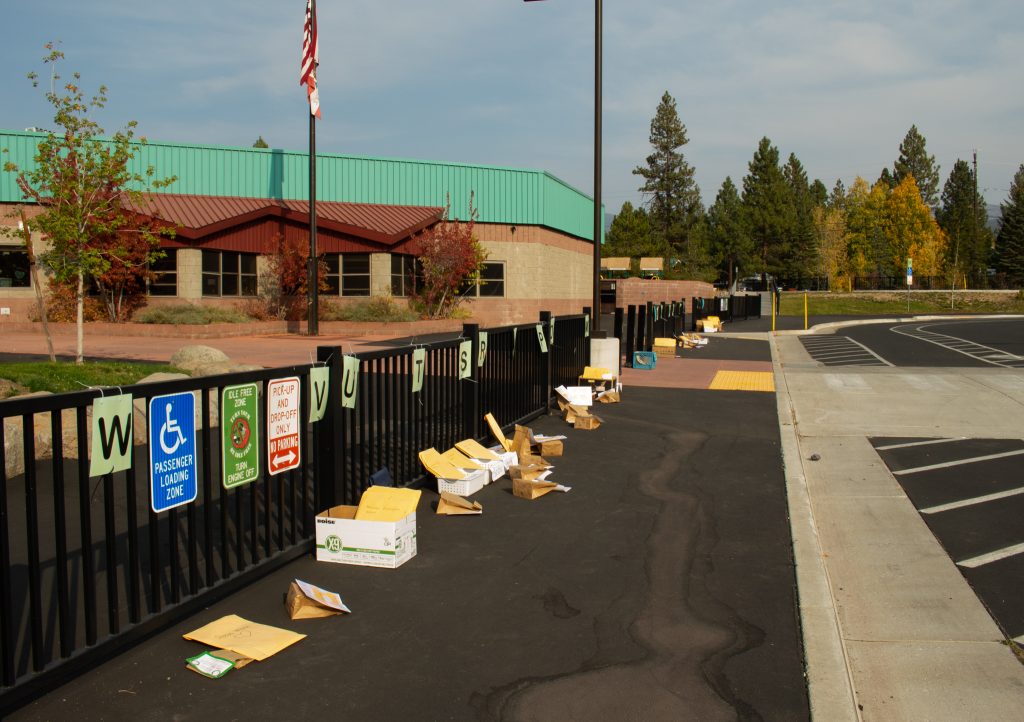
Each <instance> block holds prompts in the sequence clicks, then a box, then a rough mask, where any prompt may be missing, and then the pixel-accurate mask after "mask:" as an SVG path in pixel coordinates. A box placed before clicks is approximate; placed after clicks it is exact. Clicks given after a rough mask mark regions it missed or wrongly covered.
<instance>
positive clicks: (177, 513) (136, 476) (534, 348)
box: [0, 313, 590, 716]
mask: <svg viewBox="0 0 1024 722" xmlns="http://www.w3.org/2000/svg"><path fill="white" fill-rule="evenodd" d="M588 328H589V326H588V319H587V318H586V317H585V316H583V315H577V316H567V317H562V318H556V319H552V318H551V316H550V314H547V313H542V314H541V319H540V323H538V324H524V325H519V326H510V327H504V328H495V329H488V330H487V331H486V332H485V333H486V334H487V335H486V337H484V336H483V334H482V332H481V330H480V329H479V328H478V327H477V326H475V325H471V324H467V325H466V327H465V328H464V330H463V334H462V337H461V338H457V339H451V340H447V341H440V342H435V343H429V344H423V345H420V346H409V347H404V348H396V349H385V350H380V351H373V352H366V353H361V354H358V355H355V356H354V357H353V358H354V363H355V365H356V368H358V373H357V374H351V373H350V375H349V376H348V377H346V376H345V373H344V366H345V363H344V360H343V356H342V351H341V349H340V348H337V347H326V346H325V347H320V348H319V349H318V362H317V364H314V366H318V365H326V366H327V367H328V369H329V374H328V380H327V389H328V397H327V399H328V400H327V406H326V412H325V415H324V417H323V419H322V420H321V421H319V422H317V423H309V422H308V419H309V407H310V399H311V396H310V386H311V383H312V381H311V368H312V366H308V365H306V366H293V367H287V368H279V369H265V370H260V371H246V372H239V373H231V374H225V375H220V376H209V377H197V378H188V379H180V380H174V381H164V382H158V383H152V384H149V383H147V384H139V385H135V386H129V387H124V388H123V389H119V390H117V393H123V394H130V395H131V397H132V400H133V412H132V418H133V420H132V422H130V423H131V424H132V426H133V428H134V436H135V443H134V445H133V447H132V448H131V449H130V450H129V451H128V452H127V454H128V456H129V457H130V459H131V463H130V466H128V468H127V469H125V470H123V471H117V472H114V473H108V474H102V475H99V476H96V477H90V470H89V455H90V448H91V447H90V441H91V439H90V436H91V434H92V419H91V414H92V411H93V404H94V402H95V401H96V400H97V399H98V398H100V397H101V396H103V395H104V394H106V395H108V396H109V395H111V391H110V390H109V389H103V390H100V389H95V390H88V391H81V392H75V393H68V394H56V395H52V396H42V397H26V398H18V399H11V400H7V401H0V442H3V443H2V444H0V716H3V715H4V714H5V713H6V712H7V711H10V710H12V709H15V708H17V707H18V706H20V705H22V704H24V703H25V702H26V701H28V700H30V699H32V698H33V697H34V696H38V695H39V694H41V693H42V692H45V691H47V690H48V689H52V688H53V687H55V686H57V685H58V684H61V683H63V682H64V681H66V680H67V679H69V678H71V677H73V676H74V675H76V674H78V673H80V672H81V671H84V670H86V669H89V668H90V667H92V666H95V665H96V664H97V663H99V662H101V661H104V660H105V659H108V658H109V657H111V656H113V655H114V654H116V653H117V652H118V651H119V650H120V649H122V648H124V647H126V646H128V645H130V644H133V643H135V642H137V641H140V640H141V639H143V638H145V637H146V636H148V635H150V634H153V633H155V632H156V631H159V630H160V629H162V628H165V627H167V626H168V625H170V624H172V623H174V622H175V621H177V620H179V619H181V618H183V617H185V616H187V615H188V614H191V613H193V612H195V611H197V610H198V609H200V608H202V607H203V606H207V605H209V604H210V603H212V602H213V601H215V600H216V599H218V598H220V597H222V596H224V595H226V594H229V593H231V592H233V591H235V590H237V589H239V588H241V587H242V586H244V585H245V584H247V583H249V582H251V581H252V580H253V579H255V578H256V577H258V576H261V575H263V574H266V573H268V572H270V571H272V570H273V569H275V568H277V567H279V566H281V565H282V564H285V563H287V562H288V561H290V560H292V559H294V558H296V557H298V556H300V555H302V554H304V553H308V552H309V550H310V549H311V548H312V541H311V539H312V536H313V517H314V515H315V514H316V513H317V512H318V511H319V510H321V509H324V508H326V507H328V506H333V505H335V504H339V503H345V504H354V503H356V502H357V501H358V499H359V496H360V495H361V493H362V491H363V490H364V489H365V488H366V487H367V486H369V484H370V480H369V478H370V475H371V474H372V473H374V472H375V471H377V470H379V469H381V468H383V467H387V468H388V469H389V471H390V472H391V474H392V476H393V478H394V480H395V483H396V484H398V485H400V486H405V485H415V484H418V483H421V482H422V481H423V479H424V472H423V469H422V467H421V465H420V463H419V459H418V453H419V451H421V450H422V449H425V448H428V447H431V446H433V447H435V448H438V449H446V448H448V447H450V446H451V445H453V444H454V443H455V442H456V441H459V440H460V439H464V438H467V437H472V438H477V439H481V438H483V437H484V436H486V435H487V434H486V433H484V432H485V431H486V430H485V429H484V428H483V424H482V419H483V416H484V414H485V413H487V412H491V413H493V414H494V415H495V417H496V418H497V419H498V421H499V422H500V423H501V424H503V425H504V426H505V427H510V426H511V425H512V424H514V423H522V422H524V421H526V420H528V419H530V418H532V417H535V416H538V415H540V414H543V413H544V412H545V411H546V410H547V409H548V406H549V403H550V400H551V394H552V389H553V387H554V386H557V385H558V384H561V383H566V384H568V383H574V382H575V380H576V378H577V376H578V375H579V373H580V372H581V371H582V369H583V367H584V366H585V365H586V364H587V363H588V362H589V356H590V344H589V339H588V338H587V335H588V331H587V329H588ZM538 331H539V332H540V333H541V334H542V335H543V338H544V345H545V346H546V350H545V349H544V348H543V347H542V344H541V342H540V339H539V338H538ZM484 338H486V353H481V344H482V342H483V340H484ZM464 342H468V343H469V347H468V348H469V354H468V356H467V354H466V353H465V351H466V349H467V347H466V346H465V345H464ZM420 353H422V357H423V360H422V371H423V374H422V376H423V385H422V389H421V390H418V391H415V392H414V391H413V388H412V380H413V378H414V376H415V375H416V374H417V371H418V370H419V369H418V368H417V366H416V364H415V361H416V359H417V358H418V357H419V354H420ZM481 362H482V363H481ZM352 364H353V362H352V361H350V362H349V365H350V366H351V365H352ZM460 371H462V372H465V373H460ZM285 377H297V378H298V379H299V400H298V419H299V436H300V439H301V442H300V443H301V448H300V454H299V455H300V462H299V463H298V466H297V468H295V469H293V470H290V471H284V472H283V473H280V474H274V475H272V474H271V473H270V472H269V470H268V466H269V463H268V454H267V453H265V451H266V449H265V448H261V449H260V450H259V452H258V453H259V455H260V457H259V458H260V470H259V474H258V476H257V478H255V480H254V481H251V482H250V483H246V484H243V485H241V486H237V487H234V488H230V489H229V488H225V484H224V473H223V471H222V453H223V452H222V444H227V443H228V441H227V440H225V438H224V435H223V431H224V430H223V429H222V428H221V423H220V415H221V411H222V409H221V408H220V400H221V398H222V394H223V392H224V389H225V387H226V386H235V385H239V384H249V383H254V384H256V386H257V390H258V397H259V399H260V401H259V403H258V404H257V407H256V408H257V417H258V418H257V425H258V431H259V438H260V439H262V440H264V444H263V446H264V447H265V440H266V439H267V438H268V419H267V413H268V412H267V404H266V403H265V401H266V396H267V388H268V384H269V382H270V381H272V380H274V379H280V378H285ZM182 392H191V393H192V394H193V395H194V397H195V399H196V403H195V416H196V419H195V421H196V423H195V428H196V444H195V450H194V451H195V456H196V459H195V471H196V481H195V483H196V498H195V500H194V501H193V502H192V503H188V504H186V505H183V506H179V507H176V508H171V509H167V510H165V511H160V512H156V511H154V510H153V507H152V506H151V496H150V492H151V489H150V485H151V479H150V464H149V462H150V454H149V451H150V450H149V447H148V439H149V436H150V433H149V432H150V429H149V419H148V415H147V413H146V412H145V410H146V409H147V408H148V406H149V401H150V400H151V399H152V398H154V397H156V396H163V395H165V394H175V393H182ZM353 393H354V395H355V400H354V404H353V405H352V407H351V408H347V407H342V405H341V399H342V398H343V397H346V396H349V395H351V394H353ZM168 420H169V416H168ZM37 427H39V433H37ZM19 435H20V437H21V438H20V439H19V438H18V436H19ZM37 436H38V438H39V439H40V440H43V439H52V440H54V442H53V443H52V448H37V443H36V439H37ZM111 438H113V437H112V436H111ZM46 444H49V442H48V441H47V442H46ZM8 448H10V449H12V450H16V451H17V452H20V456H21V458H23V459H24V462H23V463H22V462H19V461H18V459H15V458H14V457H15V456H17V455H18V454H17V453H12V454H8V452H7V449H8ZM65 450H67V453H65ZM8 456H10V457H11V458H8Z"/></svg>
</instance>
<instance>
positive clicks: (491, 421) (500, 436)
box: [484, 414, 512, 451]
mask: <svg viewBox="0 0 1024 722" xmlns="http://www.w3.org/2000/svg"><path fill="white" fill-rule="evenodd" d="M484 421H486V422H487V427H488V428H489V429H490V430H491V433H492V434H493V435H494V438H495V439H497V440H498V443H499V444H501V448H503V449H504V450H505V451H512V444H511V442H509V440H508V439H506V438H505V432H503V431H502V430H501V426H499V425H498V422H497V420H496V419H495V418H494V414H487V415H486V416H484Z"/></svg>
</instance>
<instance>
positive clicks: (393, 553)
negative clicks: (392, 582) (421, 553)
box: [316, 506, 416, 569]
mask: <svg viewBox="0 0 1024 722" xmlns="http://www.w3.org/2000/svg"><path fill="white" fill-rule="evenodd" d="M357 509H358V507H354V506H335V507H331V508H330V509H328V510H327V511H323V512H320V513H319V514H317V516H316V558H317V561H321V562H337V563H340V564H356V565H359V566H364V567H383V568H386V569H394V568H396V567H400V566H402V565H403V564H405V563H406V562H407V561H409V560H410V559H412V558H413V557H414V556H416V512H415V511H414V512H412V513H410V514H409V515H408V516H405V517H403V518H402V519H400V520H398V521H362V520H358V519H356V518H355V516H356V510H357Z"/></svg>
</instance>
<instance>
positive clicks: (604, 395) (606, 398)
mask: <svg viewBox="0 0 1024 722" xmlns="http://www.w3.org/2000/svg"><path fill="white" fill-rule="evenodd" d="M597 401H598V403H601V404H617V403H619V402H620V401H622V393H621V392H620V391H619V390H618V389H608V390H607V391H602V392H601V393H599V394H598V395H597Z"/></svg>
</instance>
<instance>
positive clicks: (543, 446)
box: [537, 439, 565, 456]
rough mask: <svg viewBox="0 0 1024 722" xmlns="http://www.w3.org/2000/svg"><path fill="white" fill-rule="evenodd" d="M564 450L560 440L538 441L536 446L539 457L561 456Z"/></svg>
mask: <svg viewBox="0 0 1024 722" xmlns="http://www.w3.org/2000/svg"><path fill="white" fill-rule="evenodd" d="M564 449H565V447H564V446H563V445H562V440H561V439H551V440H550V441H540V442H538V444H537V450H538V451H540V455H541V456H561V455H562V452H563V451H564Z"/></svg>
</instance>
